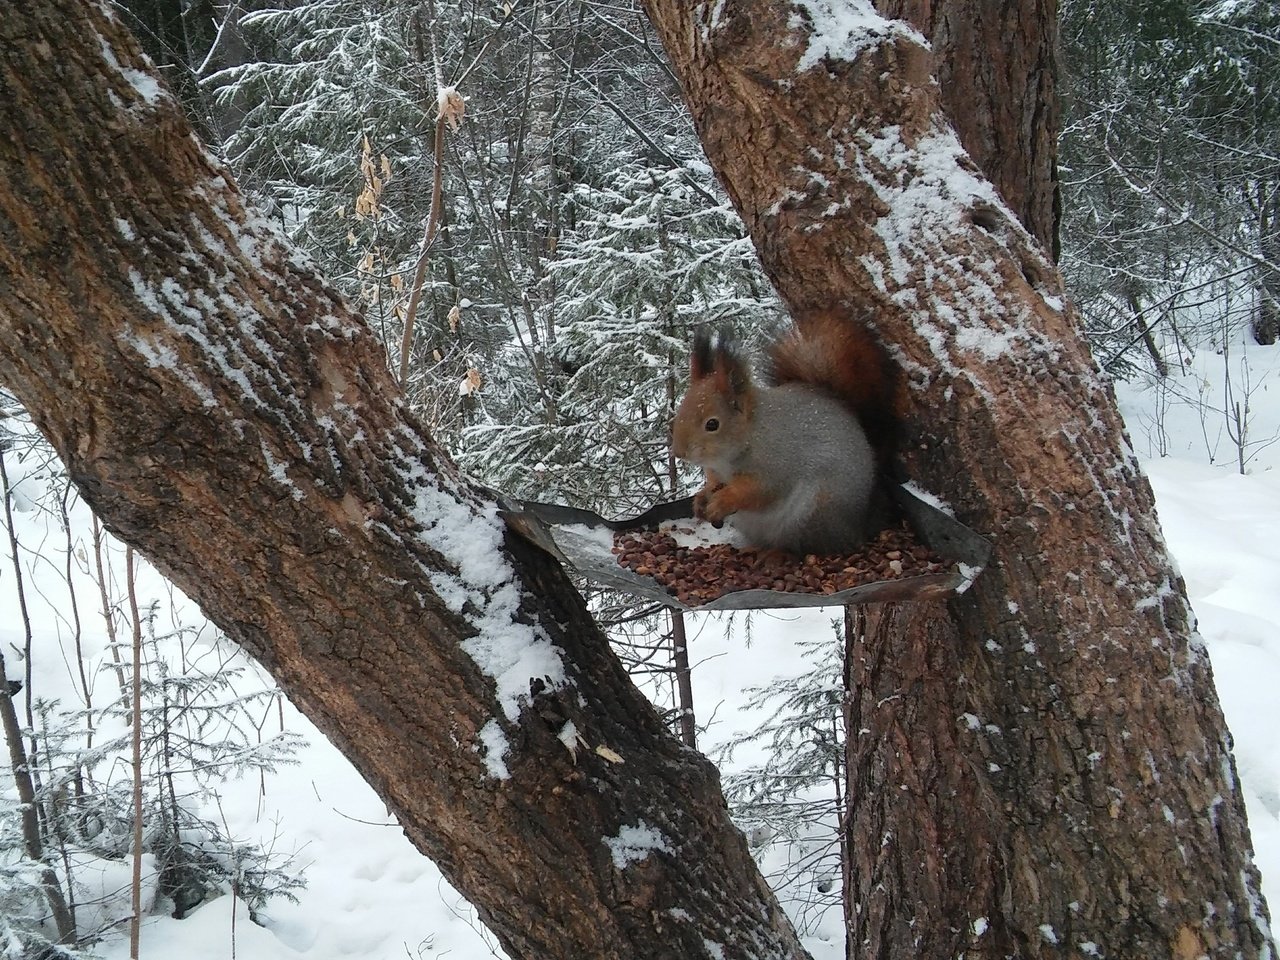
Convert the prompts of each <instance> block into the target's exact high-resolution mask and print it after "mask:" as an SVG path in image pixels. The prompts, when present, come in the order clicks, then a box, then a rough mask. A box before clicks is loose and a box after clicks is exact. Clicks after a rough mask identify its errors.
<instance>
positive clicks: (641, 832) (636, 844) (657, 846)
mask: <svg viewBox="0 0 1280 960" xmlns="http://www.w3.org/2000/svg"><path fill="white" fill-rule="evenodd" d="M604 845H605V846H606V847H608V848H609V853H610V854H611V855H612V856H613V865H614V866H615V867H617V868H618V869H619V870H624V869H626V868H627V867H629V866H631V864H633V863H639V862H640V861H641V860H644V859H646V858H647V857H648V856H649V855H650V854H652V853H653V851H655V850H659V851H661V852H663V853H671V844H670V843H669V842H668V840H667V838H666V837H665V836H663V835H662V832H661V831H660V830H658V829H656V828H654V827H651V826H649V824H647V823H645V822H644V821H643V820H640V821H638V822H637V823H636V825H635V826H634V827H632V826H624V827H623V828H622V829H621V830H619V831H618V835H617V836H616V837H605V838H604Z"/></svg>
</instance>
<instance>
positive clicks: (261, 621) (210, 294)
mask: <svg viewBox="0 0 1280 960" xmlns="http://www.w3.org/2000/svg"><path fill="white" fill-rule="evenodd" d="M0 129H3V130H4V136H3V138H0V382H3V383H5V384H6V385H7V386H8V387H9V388H10V389H12V390H13V391H14V392H15V393H16V394H17V395H18V397H19V398H20V399H21V400H22V401H23V403H24V404H25V405H26V406H27V408H28V410H29V411H31V413H32V416H33V417H34V418H35V420H36V422H37V423H38V425H39V426H40V428H41V429H42V430H43V431H44V432H45V434H46V436H48V437H49V438H50V440H51V441H52V442H53V444H54V445H55V446H56V448H57V449H58V452H59V454H60V455H61V456H62V458H63V460H64V462H65V464H66V466H67V469H68V470H69V472H70V474H71V477H72V479H73V480H74V482H75V483H76V485H77V487H78V488H79V490H80V492H81V493H82V495H83V496H84V498H85V500H86V501H87V502H88V503H89V504H90V505H91V506H92V507H93V508H94V509H95V510H96V511H97V512H98V513H99V514H100V515H101V516H102V517H103V518H104V520H105V522H106V523H107V524H108V526H109V527H110V528H111V530H112V531H113V532H114V533H115V534H116V535H117V536H119V537H120V538H121V539H123V540H124V541H125V542H127V543H129V544H132V545H134V546H136V547H137V548H139V549H140V550H142V551H144V552H145V553H146V554H147V555H148V556H149V557H150V558H151V559H152V561H153V562H154V563H155V564H156V565H157V566H158V567H159V569H160V570H161V571H163V572H164V573H165V574H166V575H168V576H169V577H170V578H171V579H172V580H173V581H174V582H175V583H176V584H178V585H179V586H180V587H181V588H182V589H183V590H185V591H186V592H187V593H188V594H190V595H191V596H192V597H193V598H195V599H196V600H197V601H198V602H199V603H200V604H201V606H202V607H203V608H204V609H205V611H206V612H207V613H208V614H209V615H210V617H212V618H213V619H214V620H215V621H216V622H217V623H218V624H219V625H220V626H221V627H222V628H223V629H224V630H226V631H227V633H228V634H229V635H230V636H231V637H233V638H234V639H235V640H237V641H238V642H239V643H241V644H242V645H243V646H244V647H245V649H247V650H248V651H249V652H250V653H252V654H253V655H254V656H255V657H256V658H257V659H258V660H259V661H260V662H262V663H263V664H264V666H266V668H267V669H268V670H270V671H271V673H272V674H273V675H274V676H275V677H276V679H277V680H278V681H279V682H280V684H281V686H282V687H283V688H284V689H285V690H286V691H287V692H288V694H289V695H290V697H291V698H292V699H293V700H294V702H295V703H297V704H298V706H299V707H301V708H302V710H303V711H304V712H305V713H306V714H307V715H308V716H310V717H311V718H312V720H314V721H315V722H316V724H317V726H318V727H319V728H320V729H321V730H322V731H323V732H324V733H325V734H326V735H327V736H328V737H330V738H331V739H332V740H333V741H334V742H335V743H336V744H337V745H338V746H339V747H340V748H341V749H342V750H343V751H344V752H345V753H346V755H347V756H348V757H349V758H351V760H352V761H353V762H354V763H355V765H356V766H357V768H358V769H359V770H360V771H361V773H362V774H363V775H364V776H365V778H366V779H367V780H368V781H369V782H370V783H371V784H372V785H373V787H374V788H375V789H376V790H377V791H378V793H379V794H380V795H381V796H382V797H383V798H384V799H385V800H386V802H387V804H388V805H389V806H390V808H391V809H392V810H393V811H394V812H395V814H396V816H397V817H398V819H399V821H400V823H401V824H402V825H403V827H404V829H405V832H406V833H407V834H408V836H409V837H410V839H411V840H412V841H413V842H414V843H415V844H416V845H417V846H418V847H419V848H420V849H422V850H423V851H424V852H425V853H427V854H429V855H430V856H431V857H432V858H433V859H435V860H436V862H437V863H439V864H440V866H441V868H442V869H443V870H444V872H445V874H446V875H447V876H448V878H449V879H450V881H451V882H452V883H454V884H455V885H456V886H457V887H458V889H459V890H461V891H462V892H463V893H464V894H465V895H466V896H467V897H468V898H469V899H470V900H471V901H472V902H473V903H474V904H475V905H476V907H477V909H478V910H479V912H480V915H481V916H482V917H483V919H484V920H485V922H486V923H487V924H488V925H489V927H490V928H491V929H492V930H493V931H494V933H495V934H496V935H497V936H498V938H499V940H500V941H501V943H502V945H503V947H504V949H506V950H507V952H508V953H509V954H510V955H511V956H512V957H531V958H532V957H536V958H539V960H543V958H566V960H569V958H572V960H582V958H589V957H601V958H656V957H670V958H680V957H705V956H706V955H707V954H708V953H712V954H713V955H717V956H723V957H726V958H737V960H746V958H749V957H750V958H756V957H776V958H798V957H802V956H804V951H803V950H802V949H801V948H800V946H799V945H798V943H797V941H796V938H795V935H794V932H793V931H792V929H791V927H790V925H789V924H788V922H787V920H786V918H785V916H784V915H783V913H782V912H781V910H780V909H779V907H778V905H777V903H776V901H775V899H774V898H773V895H772V894H771V892H770V891H769V890H768V888H767V886H766V884H765V883H764V881H763V880H762V879H761V877H760V875H759V873H758V871H757V870H756V868H755V865H754V863H753V862H752V860H751V857H750V855H749V852H748V850H747V848H746V844H745V842H744V841H743V839H742V837H741V835H740V834H739V832H738V831H737V830H736V828H735V827H734V826H733V824H732V822H731V820H730V818H729V816H728V813H727V811H726V808H725V804H724V801H723V797H722V795H721V793H720V789H719V783H718V778H717V775H716V772H715V770H714V768H713V767H712V765H711V764H710V763H708V762H707V761H706V760H705V759H704V758H703V757H701V756H699V755H698V754H697V753H695V752H694V751H692V750H689V749H686V748H684V747H683V746H681V745H680V744H679V743H678V742H677V741H676V740H675V739H674V738H672V737H671V736H670V735H669V734H668V733H667V732H666V731H665V730H664V728H663V725H662V724H661V723H660V721H659V719H658V717H657V716H656V714H655V712H654V711H653V710H652V708H651V707H650V706H649V705H648V704H647V702H646V701H645V700H644V698H643V697H642V696H641V695H640V694H639V693H638V692H637V690H636V689H635V688H634V686H633V685H632V684H631V683H630V681H629V680H628V678H627V676H626V674H625V672H624V671H623V670H622V668H621V666H620V665H619V663H618V661H617V659H616V658H615V657H614V656H613V655H612V653H611V652H610V650H609V648H608V644H607V642H606V640H605V638H604V637H603V636H602V634H601V633H600V631H599V630H598V629H597V628H596V626H595V625H594V624H593V623H592V621H591V619H590V617H589V615H588V612H587V610H586V607H585V605H584V603H583V602H582V600H581V598H580V597H579V595H578V594H577V592H576V591H575V590H574V589H573V587H572V585H571V583H570V582H569V581H568V579H567V577H566V576H565V574H564V572H563V571H562V570H561V569H560V568H559V566H558V565H557V564H556V563H555V562H554V561H553V560H552V559H551V558H550V557H548V556H547V555H545V554H543V553H541V552H540V551H539V550H538V549H536V548H534V547H532V546H530V545H529V544H528V543H526V542H525V541H523V540H521V539H520V538H519V537H518V536H516V535H514V534H512V533H510V532H509V531H508V530H507V529H506V528H505V527H504V525H503V523H502V522H501V520H500V519H499V518H498V516H497V511H496V507H495V505H494V504H493V503H492V502H491V501H490V499H489V498H488V497H487V496H486V495H485V494H484V493H483V492H482V491H479V490H477V489H475V488H473V487H471V486H469V485H468V484H467V483H466V482H464V481H463V480H462V479H461V478H460V477H458V476H457V475H456V472H455V471H454V469H453V468H452V466H451V465H450V463H449V462H448V460H447V458H445V457H444V455H443V454H442V453H441V452H440V451H439V450H438V449H437V448H436V447H435V446H434V445H433V444H432V442H431V440H430V439H429V438H428V437H427V436H426V434H425V433H424V432H423V430H422V429H421V427H420V426H419V424H418V423H417V422H416V421H415V420H414V418H413V417H412V416H411V415H410V414H409V413H408V411H407V410H406V409H405V407H404V405H403V403H402V402H401V400H400V396H399V393H398V389H397V387H396V384H395V381H394V379H393V378H392V377H391V375H390V374H389V372H388V371H387V369H386V368H385V365H384V359H383V350H382V348H381V346H380V345H379V344H378V343H377V342H376V341H375V338H374V337H373V336H372V334H371V333H370V331H369V330H368V329H367V327H366V326H365V325H364V324H363V323H362V322H361V321H360V320H359V318H357V317H355V316H353V315H352V314H351V313H350V312H349V310H348V308H347V307H346V306H344V305H343V304H342V303H341V302H340V300H339V298H338V297H337V296H336V295H335V294H334V293H333V292H332V291H331V290H330V289H329V288H328V287H326V286H325V285H324V284H323V283H322V282H321V281H320V280H319V279H317V277H316V276H315V274H314V272H313V271H312V269H311V268H310V267H309V266H308V264H306V263H305V262H303V261H302V260H301V259H300V258H299V257H298V256H297V254H296V253H295V252H294V251H292V250H291V249H290V248H289V247H288V246H287V244H285V243H284V242H283V241H282V240H281V239H280V238H279V237H278V235H277V234H275V233H274V232H273V231H272V230H271V228H270V227H269V225H267V224H266V223H265V222H263V221H261V220H258V219H256V218H255V217H254V216H253V215H252V214H251V213H250V212H248V211H247V210H246V209H245V208H244V206H243V204H242V201H241V198H240V196H239V194H238V193H237V191H236V189H235V187H234V186H233V185H232V183H231V182H230V180H229V179H228V176H227V174H226V172H225V171H224V170H223V169H222V168H221V167H220V165H219V164H218V163H217V162H216V161H214V160H213V159H212V158H211V157H210V156H209V154H208V153H207V152H206V151H205V150H204V149H203V147H202V146H201V145H200V144H199V142H198V141H197V140H196V139H195V138H194V137H193V136H192V133H191V130H190V127H189V126H188V125H187V123H186V121H185V120H184V119H183V118H182V116H181V113H180V111H179V109H178V107H177V105H176V103H175V101H174V100H173V98H172V97H171V96H170V95H169V94H167V93H166V92H164V91H163V90H162V89H161V88H160V87H159V86H157V85H156V83H155V82H154V81H153V80H152V78H151V76H150V74H149V73H148V70H147V68H146V66H145V65H144V63H143V62H142V61H141V60H140V57H139V52H138V49H137V46H136V44H135V43H134V41H133V39H132V37H130V36H129V34H128V32H127V31H126V30H125V29H124V28H123V27H122V25H121V24H120V23H119V22H118V20H117V19H116V18H115V17H114V15H113V14H112V13H111V11H110V8H109V7H108V6H106V5H105V4H98V3H84V2H83V0H40V2H32V3H30V4H22V5H18V6H10V7H9V8H7V9H6V11H5V13H4V16H3V17H0Z"/></svg>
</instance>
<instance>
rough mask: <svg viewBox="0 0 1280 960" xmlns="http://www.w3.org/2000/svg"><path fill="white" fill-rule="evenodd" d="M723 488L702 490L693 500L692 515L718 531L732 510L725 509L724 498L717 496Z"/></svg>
mask: <svg viewBox="0 0 1280 960" xmlns="http://www.w3.org/2000/svg"><path fill="white" fill-rule="evenodd" d="M722 489H724V488H723V487H717V488H716V489H715V490H708V489H706V488H703V489H702V490H701V491H699V492H698V494H697V496H695V497H694V498H693V515H694V516H695V517H699V518H701V519H703V520H706V521H707V522H708V523H709V524H711V525H712V526H713V527H715V528H716V529H717V530H719V529H720V528H721V527H723V526H724V521H725V518H726V517H727V516H729V514H730V513H732V512H733V511H732V510H728V509H726V506H727V504H726V503H725V500H724V497H721V496H717V494H718V493H719V491H720V490H722Z"/></svg>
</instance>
